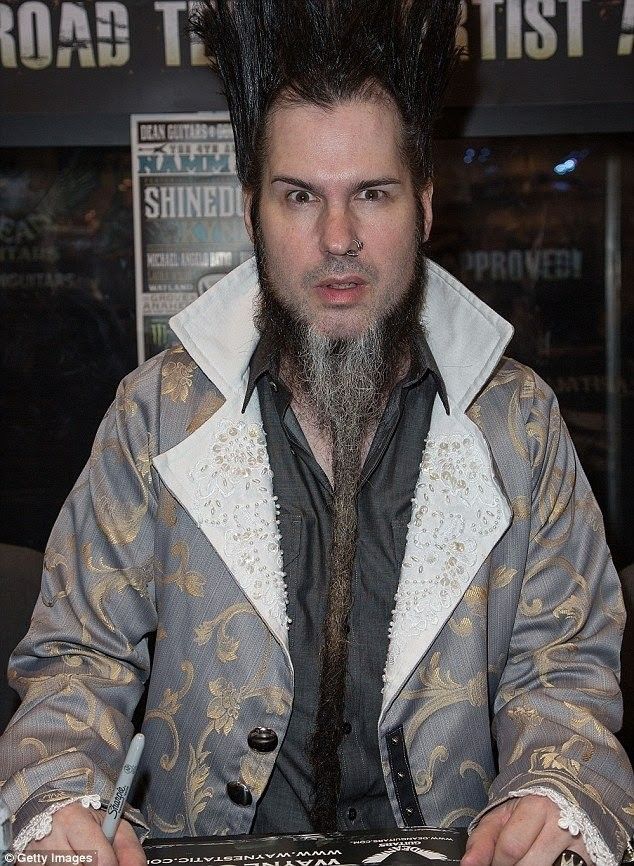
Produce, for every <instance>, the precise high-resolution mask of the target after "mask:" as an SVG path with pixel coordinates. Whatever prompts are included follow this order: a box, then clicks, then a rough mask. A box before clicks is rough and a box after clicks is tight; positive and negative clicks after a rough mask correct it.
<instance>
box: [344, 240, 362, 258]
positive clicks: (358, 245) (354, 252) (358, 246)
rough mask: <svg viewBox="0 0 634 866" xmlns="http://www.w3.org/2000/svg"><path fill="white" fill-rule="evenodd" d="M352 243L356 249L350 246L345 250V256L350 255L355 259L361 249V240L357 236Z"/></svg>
mask: <svg viewBox="0 0 634 866" xmlns="http://www.w3.org/2000/svg"><path fill="white" fill-rule="evenodd" d="M354 243H355V245H356V250H355V249H353V248H352V247H350V249H349V250H346V255H347V256H352V258H354V259H356V257H357V256H358V255H359V253H360V252H361V250H362V249H363V241H360V240H359V238H355V239H354Z"/></svg>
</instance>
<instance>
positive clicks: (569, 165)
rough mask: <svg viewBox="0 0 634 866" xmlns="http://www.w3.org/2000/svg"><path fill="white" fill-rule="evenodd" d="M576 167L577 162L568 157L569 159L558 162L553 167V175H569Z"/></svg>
mask: <svg viewBox="0 0 634 866" xmlns="http://www.w3.org/2000/svg"><path fill="white" fill-rule="evenodd" d="M576 167H577V160H576V159H573V158H572V157H570V158H569V159H566V160H564V162H560V163H559V164H558V165H556V166H555V169H554V171H555V174H570V172H571V171H574V170H575V169H576Z"/></svg>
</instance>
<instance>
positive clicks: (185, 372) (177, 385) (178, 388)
mask: <svg viewBox="0 0 634 866" xmlns="http://www.w3.org/2000/svg"><path fill="white" fill-rule="evenodd" d="M195 369H196V364H195V363H194V361H191V362H190V363H183V362H182V361H167V363H166V364H165V366H164V367H163V370H162V371H161V375H162V377H163V383H162V385H161V394H163V395H167V396H168V397H170V399H171V400H173V401H174V402H175V403H179V402H180V403H185V402H186V401H187V398H188V397H189V392H190V390H191V387H192V377H193V375H194V370H195Z"/></svg>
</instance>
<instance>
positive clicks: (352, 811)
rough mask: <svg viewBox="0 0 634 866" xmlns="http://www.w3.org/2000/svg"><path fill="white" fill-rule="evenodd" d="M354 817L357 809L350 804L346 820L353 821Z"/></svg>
mask: <svg viewBox="0 0 634 866" xmlns="http://www.w3.org/2000/svg"><path fill="white" fill-rule="evenodd" d="M356 817H357V810H356V809H355V808H353V807H352V806H351V807H350V808H349V809H348V820H349V821H354V820H355V818H356Z"/></svg>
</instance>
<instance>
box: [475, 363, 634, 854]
mask: <svg viewBox="0 0 634 866" xmlns="http://www.w3.org/2000/svg"><path fill="white" fill-rule="evenodd" d="M531 390H532V393H531V394H530V396H531V397H532V402H529V405H530V406H531V409H530V414H529V416H528V422H527V424H526V431H527V438H526V439H525V440H524V443H519V444H517V445H516V448H521V447H525V448H526V449H527V451H528V458H529V460H530V463H531V467H532V496H531V502H530V503H528V502H527V503H525V507H526V508H529V509H530V520H531V532H530V543H529V549H528V558H527V562H526V569H525V575H524V579H523V583H522V590H521V595H520V600H519V605H518V609H517V615H516V619H515V624H514V628H513V634H512V638H511V644H510V650H509V655H508V658H507V660H506V664H505V667H504V671H503V674H502V677H501V680H500V683H499V688H498V690H497V695H496V700H495V706H494V721H493V733H494V736H495V738H496V740H497V745H498V751H499V775H498V776H497V778H496V779H495V780H494V782H493V785H492V788H491V791H490V803H489V806H488V809H490V808H492V807H493V806H495V805H497V804H498V803H500V802H502V801H503V800H505V799H507V798H508V797H510V796H517V795H518V793H519V795H522V794H525V793H526V792H527V789H534V792H535V793H542V794H547V792H551V794H554V796H551V799H554V800H555V801H556V802H557V801H559V802H560V805H565V804H568V808H567V810H566V809H564V810H563V816H562V817H564V816H566V815H567V818H568V821H569V828H570V829H571V831H572V832H573V833H575V831H577V832H579V831H581V833H582V835H583V837H584V840H585V842H586V847H587V848H588V850H589V853H591V854H592V856H593V858H594V860H595V862H596V863H599V864H609V863H612V862H615V861H616V862H620V860H621V857H622V856H623V852H624V850H625V848H626V846H627V841H628V837H629V834H630V832H631V823H632V816H634V803H633V799H634V797H633V791H634V786H633V779H632V771H631V767H630V764H629V761H628V759H627V756H626V755H625V752H624V751H623V749H622V748H621V746H620V744H619V743H618V741H617V739H616V738H615V737H614V736H613V734H612V733H611V732H613V731H618V729H619V727H620V724H621V714H622V702H621V694H620V691H619V683H618V675H619V648H620V643H621V637H622V632H623V626H624V621H625V620H624V610H623V601H622V597H621V590H620V583H619V579H618V575H617V574H616V571H615V569H614V566H613V564H612V560H611V557H610V553H609V550H608V548H607V545H606V541H605V535H604V528H603V521H602V518H601V514H600V512H599V509H598V506H597V504H596V501H595V499H594V496H593V494H592V492H591V490H590V487H589V484H588V481H587V479H586V477H585V475H584V472H583V470H582V468H581V466H580V464H579V460H578V457H577V455H576V452H575V449H574V446H573V444H572V441H571V439H570V435H569V433H568V430H567V429H566V426H565V424H564V422H563V420H562V418H561V414H560V411H559V406H558V404H557V401H556V399H555V397H554V395H553V393H552V391H551V390H550V389H549V388H548V386H547V385H546V384H545V383H544V382H543V381H541V380H539V379H538V378H536V380H535V382H534V387H533V388H532V389H530V388H528V387H527V388H526V389H525V392H524V393H525V394H526V391H531ZM520 507H521V504H520ZM565 821H566V819H565V817H564V821H563V823H565ZM570 822H572V823H570ZM613 858H614V859H613Z"/></svg>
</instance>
